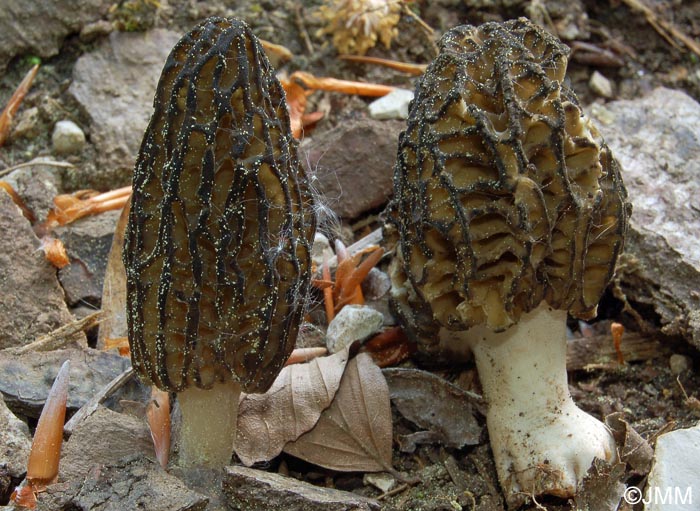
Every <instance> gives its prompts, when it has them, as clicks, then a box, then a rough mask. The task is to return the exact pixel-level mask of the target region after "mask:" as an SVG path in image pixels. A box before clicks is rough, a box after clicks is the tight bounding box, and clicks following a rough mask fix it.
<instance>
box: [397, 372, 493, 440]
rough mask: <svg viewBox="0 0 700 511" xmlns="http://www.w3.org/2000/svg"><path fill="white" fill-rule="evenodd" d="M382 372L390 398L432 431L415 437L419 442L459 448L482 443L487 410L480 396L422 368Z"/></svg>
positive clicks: (422, 426)
mask: <svg viewBox="0 0 700 511" xmlns="http://www.w3.org/2000/svg"><path fill="white" fill-rule="evenodd" d="M383 372H384V376H385V377H386V380H387V383H388V384H389V395H390V396H391V401H392V402H393V403H394V405H396V408H397V409H398V410H399V412H400V413H401V415H403V416H404V417H405V418H406V419H408V420H409V421H411V422H413V423H414V424H416V425H417V426H419V427H421V428H423V429H425V430H427V431H428V432H429V433H428V434H424V435H421V436H419V437H414V438H415V439H416V440H417V441H420V440H425V441H429V442H434V441H439V442H440V443H441V444H443V445H444V446H445V447H454V448H456V449H460V448H462V447H464V446H466V445H476V444H478V443H479V440H480V438H481V433H482V431H483V429H484V427H483V423H484V420H483V415H484V411H485V410H484V401H483V399H482V398H481V397H480V396H478V395H477V394H472V393H471V392H466V391H464V390H462V389H460V388H459V387H457V386H455V385H452V384H451V383H450V382H448V381H447V380H445V379H443V378H440V377H439V376H437V375H434V374H432V373H429V372H427V371H421V370H419V369H401V368H392V369H384V371H383ZM409 443H411V442H409Z"/></svg>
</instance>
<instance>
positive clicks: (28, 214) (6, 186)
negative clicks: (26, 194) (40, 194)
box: [0, 181, 36, 224]
mask: <svg viewBox="0 0 700 511" xmlns="http://www.w3.org/2000/svg"><path fill="white" fill-rule="evenodd" d="M0 188H2V189H3V190H5V191H6V192H7V194H8V195H9V196H10V198H11V199H12V202H14V203H15V205H16V206H17V207H18V208H19V209H21V210H22V215H24V218H26V219H27V220H29V223H32V224H33V223H34V222H35V221H36V218H35V217H34V213H32V210H31V209H29V208H28V207H27V205H26V204H25V203H24V201H23V200H22V197H20V196H19V194H18V193H17V192H16V191H15V189H14V188H12V186H11V185H10V183H8V182H7V181H0Z"/></svg>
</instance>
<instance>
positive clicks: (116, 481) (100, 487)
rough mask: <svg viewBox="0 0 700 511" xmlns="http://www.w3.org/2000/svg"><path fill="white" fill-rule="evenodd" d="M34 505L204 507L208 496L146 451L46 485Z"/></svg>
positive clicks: (99, 509)
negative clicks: (76, 476) (181, 479)
mask: <svg viewBox="0 0 700 511" xmlns="http://www.w3.org/2000/svg"><path fill="white" fill-rule="evenodd" d="M38 498H39V502H38V507H37V509H39V510H40V511H41V510H45V509H50V510H52V511H68V510H73V509H91V510H94V511H108V510H117V509H118V510H122V509H147V510H148V511H204V510H205V509H209V508H208V507H207V504H208V502H209V499H208V498H207V497H206V496H204V495H202V494H200V493H197V492H194V491H192V490H190V489H189V488H187V487H186V486H185V484H184V483H183V482H182V481H180V480H179V479H178V478H177V477H175V476H173V475H170V474H168V473H167V472H166V471H165V470H163V469H162V468H161V466H160V465H159V464H158V462H157V461H154V460H153V459H151V458H150V457H146V455H145V454H140V455H135V456H127V457H124V458H122V459H120V460H119V461H117V462H114V463H110V464H108V465H105V466H99V467H97V469H96V470H91V471H90V472H89V473H88V474H87V476H86V477H85V478H84V479H77V480H74V481H70V482H67V483H58V484H54V485H51V486H49V487H48V488H47V489H46V491H45V492H41V493H40V494H39V497H38Z"/></svg>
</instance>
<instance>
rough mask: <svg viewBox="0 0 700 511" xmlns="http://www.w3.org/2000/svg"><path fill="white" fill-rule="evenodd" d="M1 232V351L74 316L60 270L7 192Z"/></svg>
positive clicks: (0, 201)
mask: <svg viewBox="0 0 700 511" xmlns="http://www.w3.org/2000/svg"><path fill="white" fill-rule="evenodd" d="M0 232H1V233H2V239H3V247H2V250H0V282H1V283H2V299H0V350H1V349H3V348H9V347H13V346H20V345H23V344H28V343H30V342H31V341H33V340H35V339H36V337H37V336H39V335H42V334H46V333H48V332H50V331H52V330H54V329H56V328H58V327H59V326H62V325H65V324H66V323H69V322H70V321H71V320H72V317H71V315H70V313H69V312H68V308H67V307H66V302H65V301H64V298H63V290H62V289H61V286H60V285H59V283H58V280H57V279H56V269H55V268H54V267H52V266H51V264H50V263H48V262H47V261H46V258H45V257H44V253H43V251H42V250H40V248H39V247H40V244H41V243H40V241H39V239H38V238H37V237H36V235H35V234H34V231H33V230H32V227H31V225H29V222H28V221H27V219H26V218H24V216H22V212H21V211H20V210H19V208H18V207H17V206H16V205H15V204H14V203H13V202H12V199H10V196H9V195H8V194H7V193H5V192H4V191H3V192H1V193H0ZM54 376H55V375H54ZM6 397H7V396H6Z"/></svg>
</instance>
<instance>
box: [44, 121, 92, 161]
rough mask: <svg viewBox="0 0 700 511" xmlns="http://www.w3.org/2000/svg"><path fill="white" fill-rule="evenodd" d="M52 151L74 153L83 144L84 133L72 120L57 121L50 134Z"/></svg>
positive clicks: (78, 150)
mask: <svg viewBox="0 0 700 511" xmlns="http://www.w3.org/2000/svg"><path fill="white" fill-rule="evenodd" d="M51 143H52V144H53V151H54V153H56V154H74V153H78V152H80V150H81V149H82V148H83V146H84V145H85V133H83V130H81V129H80V126H78V125H77V124H75V123H74V122H73V121H58V122H57V123H56V126H54V128H53V135H51Z"/></svg>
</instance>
